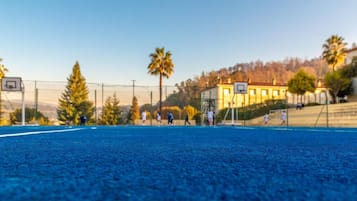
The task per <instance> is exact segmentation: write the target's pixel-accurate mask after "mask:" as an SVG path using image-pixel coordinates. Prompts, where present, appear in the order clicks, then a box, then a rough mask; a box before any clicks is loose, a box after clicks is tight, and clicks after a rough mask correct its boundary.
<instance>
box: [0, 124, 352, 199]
mask: <svg viewBox="0 0 357 201" xmlns="http://www.w3.org/2000/svg"><path fill="white" fill-rule="evenodd" d="M76 128H81V129H82V130H79V131H71V132H65V133H49V134H37V135H26V136H17V137H0V153H1V154H0V167H1V169H0V199H1V200H21V201H22V200H341V201H342V200H343V201H345V200H351V201H352V200H357V130H356V129H324V128H254V127H252V128H251V127H174V126H172V127H164V126H163V127H145V126H142V127H129V126H128V127H126V126H124V127H76ZM54 129H57V130H59V129H68V128H66V127H2V128H0V136H1V135H3V134H9V133H24V132H32V131H41V130H42V131H44V130H54Z"/></svg>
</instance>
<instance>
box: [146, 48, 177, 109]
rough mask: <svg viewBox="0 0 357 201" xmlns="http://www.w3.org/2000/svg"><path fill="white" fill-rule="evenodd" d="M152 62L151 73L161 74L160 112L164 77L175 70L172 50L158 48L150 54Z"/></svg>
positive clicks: (149, 68) (150, 65)
mask: <svg viewBox="0 0 357 201" xmlns="http://www.w3.org/2000/svg"><path fill="white" fill-rule="evenodd" d="M150 57H151V63H150V64H149V66H148V73H149V74H151V75H159V76H160V83H159V88H160V102H159V104H160V110H159V111H160V112H161V111H162V110H161V108H162V106H161V102H162V78H163V77H166V78H169V77H170V76H171V74H172V73H173V72H174V63H173V62H172V59H171V53H170V51H167V52H165V48H164V47H163V48H156V49H155V53H151V54H150Z"/></svg>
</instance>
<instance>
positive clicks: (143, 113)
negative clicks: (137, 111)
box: [141, 110, 146, 125]
mask: <svg viewBox="0 0 357 201" xmlns="http://www.w3.org/2000/svg"><path fill="white" fill-rule="evenodd" d="M141 120H142V122H143V125H145V122H146V111H145V110H144V111H143V112H142V113H141Z"/></svg>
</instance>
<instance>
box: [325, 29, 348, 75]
mask: <svg viewBox="0 0 357 201" xmlns="http://www.w3.org/2000/svg"><path fill="white" fill-rule="evenodd" d="M346 46H347V43H346V42H344V38H342V37H341V36H338V35H332V36H331V37H330V38H328V39H327V40H326V42H325V44H323V46H322V48H323V52H322V57H323V58H324V59H325V61H326V63H327V64H328V65H329V66H330V67H331V68H332V71H335V70H336V67H337V66H339V65H341V64H343V63H344V61H345V57H346V50H347V49H346Z"/></svg>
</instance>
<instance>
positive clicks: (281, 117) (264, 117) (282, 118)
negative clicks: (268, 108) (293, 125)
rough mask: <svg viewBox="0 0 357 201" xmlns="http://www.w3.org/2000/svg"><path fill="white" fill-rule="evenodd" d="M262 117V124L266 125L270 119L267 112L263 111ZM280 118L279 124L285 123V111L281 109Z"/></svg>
mask: <svg viewBox="0 0 357 201" xmlns="http://www.w3.org/2000/svg"><path fill="white" fill-rule="evenodd" d="M263 119H264V124H265V125H268V123H269V120H270V117H269V114H268V113H265V115H264V116H263ZM280 119H281V123H280V125H285V123H286V111H285V110H283V111H281V116H280Z"/></svg>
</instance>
